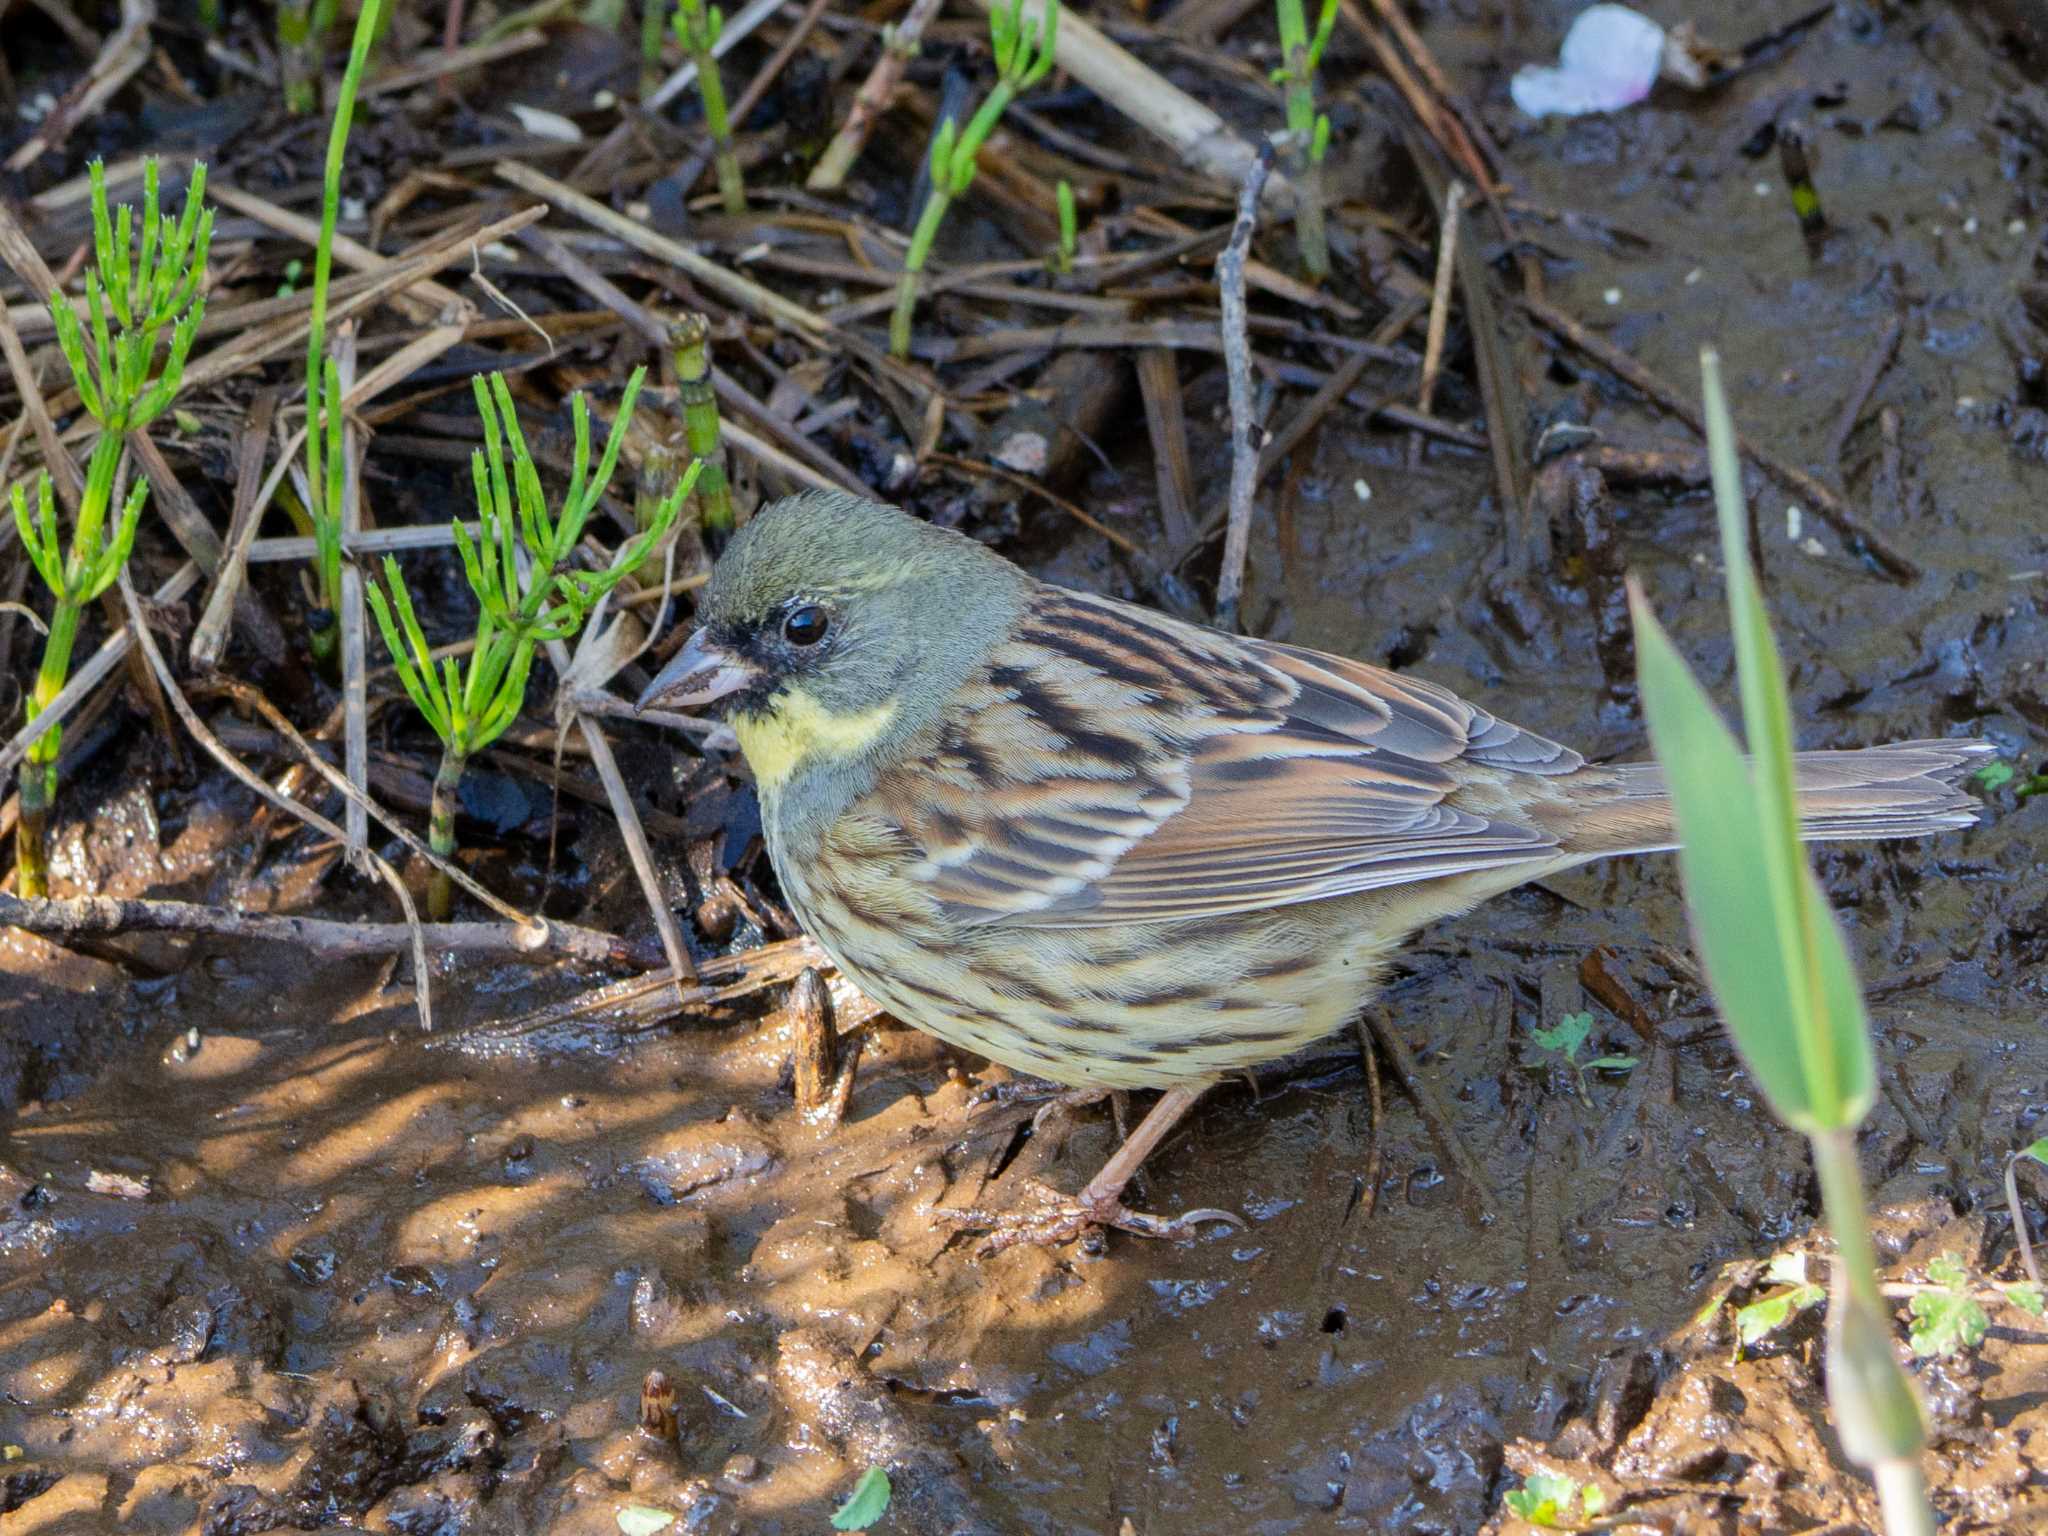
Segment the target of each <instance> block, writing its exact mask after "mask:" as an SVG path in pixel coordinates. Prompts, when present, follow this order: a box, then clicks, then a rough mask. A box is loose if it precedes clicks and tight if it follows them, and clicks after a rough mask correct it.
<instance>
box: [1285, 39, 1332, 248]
mask: <svg viewBox="0 0 2048 1536" xmlns="http://www.w3.org/2000/svg"><path fill="white" fill-rule="evenodd" d="M1276 4H1277V6H1278V9H1279V14H1280V67H1279V68H1278V69H1276V70H1274V71H1273V83H1274V84H1276V85H1280V86H1283V87H1285V88H1286V92H1287V135H1288V138H1289V139H1290V140H1291V141H1292V143H1293V146H1294V154H1295V164H1296V169H1295V206H1294V237H1295V240H1296V242H1297V243H1298V244H1299V245H1300V247H1301V264H1302V266H1303V267H1305V268H1307V269H1308V274H1309V276H1310V277H1313V278H1315V279H1316V280H1317V281H1319V282H1320V281H1321V280H1322V279H1323V278H1326V277H1328V276H1329V275H1330V237H1329V232H1328V231H1327V230H1326V229H1325V227H1324V224H1323V157H1324V156H1325V155H1326V154H1328V153H1329V149H1330V119H1329V117H1328V116H1327V115H1326V114H1324V113H1321V112H1318V111H1317V110H1316V66H1317V65H1319V64H1321V63H1322V60H1323V50H1324V49H1325V48H1327V47H1328V46H1329V44H1330V33H1331V32H1332V31H1333V30H1334V29H1335V28H1336V25H1337V0H1323V8H1322V11H1321V13H1320V14H1319V15H1318V16H1317V17H1316V30H1315V35H1314V36H1313V37H1311V36H1310V35H1309V30H1308V13H1307V11H1306V10H1305V9H1304V7H1303V5H1302V0H1276Z"/></svg>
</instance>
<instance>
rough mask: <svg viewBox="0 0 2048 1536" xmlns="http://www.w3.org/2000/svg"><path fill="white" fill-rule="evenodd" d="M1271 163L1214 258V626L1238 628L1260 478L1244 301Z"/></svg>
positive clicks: (1254, 177)
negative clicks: (1225, 476)
mask: <svg viewBox="0 0 2048 1536" xmlns="http://www.w3.org/2000/svg"><path fill="white" fill-rule="evenodd" d="M1272 167H1273V146H1272V145H1271V144H1270V143H1269V144H1267V146H1266V148H1265V150H1264V151H1263V152H1262V153H1261V154H1260V155H1259V157H1258V158H1257V159H1256V160H1254V161H1253V162H1252V165H1251V169H1250V170H1249V171H1248V172H1246V174H1245V178H1244V188H1243V190H1242V192H1241V193H1240V194H1239V196H1238V200H1237V223H1236V225H1235V226H1233V228H1232V229H1231V231H1230V239H1229V240H1228V241H1227V242H1226V243H1225V244H1224V247H1223V251H1222V254H1221V255H1219V256H1218V257H1217V258H1216V287H1217V289H1218V291H1219V293H1220V295H1221V297H1222V301H1223V324H1222V334H1223V366H1224V371H1225V373H1226V374H1227V375H1228V378H1229V385H1230V522H1229V524H1228V527H1227V530H1226V532H1225V534H1224V537H1223V572H1222V574H1221V575H1220V576H1219V577H1218V578H1217V581H1216V626H1217V628H1219V629H1233V630H1234V629H1236V628H1237V627H1238V626H1237V620H1238V615H1237V600H1238V594H1239V593H1240V592H1241V591H1242V590H1243V588H1244V562H1245V555H1246V553H1247V551H1248V550H1249V548H1250V545H1251V527H1252V493H1253V491H1254V490H1255V489H1256V488H1257V485H1258V477H1259V450H1260V448H1261V447H1263V446H1264V441H1263V440H1264V436H1265V434H1264V432H1263V431H1262V430H1261V429H1260V427H1259V424H1258V422H1257V421H1256V420H1255V419H1254V417H1253V404H1252V344H1251V338H1250V335H1249V326H1248V322H1247V314H1246V309H1245V299H1244V265H1245V261H1246V259H1247V258H1248V257H1249V256H1250V254H1251V245H1252V230H1253V229H1254V228H1255V227H1256V226H1257V224H1258V220H1259V197H1260V193H1261V192H1262V191H1263V190H1264V188H1265V183H1266V176H1267V173H1268V172H1269V171H1271V170H1272Z"/></svg>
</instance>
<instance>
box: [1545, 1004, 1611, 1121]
mask: <svg viewBox="0 0 2048 1536" xmlns="http://www.w3.org/2000/svg"><path fill="white" fill-rule="evenodd" d="M1592 1033H1593V1015H1592V1014H1590V1013H1568V1014H1566V1015H1565V1016H1564V1017H1563V1018H1561V1019H1559V1020H1558V1021H1557V1022H1556V1023H1555V1024H1553V1025H1552V1026H1551V1027H1550V1028H1548V1029H1539V1028H1536V1027H1534V1026H1532V1027H1531V1028H1530V1030H1529V1038H1530V1039H1532V1040H1534V1041H1535V1042H1536V1044H1537V1045H1538V1046H1540V1047H1542V1049H1544V1050H1545V1051H1548V1052H1550V1053H1551V1054H1553V1055H1555V1056H1557V1057H1558V1058H1559V1059H1560V1060H1562V1061H1563V1062H1564V1064H1565V1065H1566V1066H1567V1067H1570V1068H1571V1072H1572V1079H1573V1081H1575V1082H1576V1083H1577V1084H1578V1089H1579V1097H1580V1098H1581V1099H1582V1100H1585V1101H1586V1102H1587V1103H1591V1102H1592V1100H1591V1098H1590V1097H1589V1096H1588V1095H1587V1093H1586V1074H1587V1073H1588V1072H1627V1071H1630V1070H1631V1069H1633V1068H1634V1067H1635V1065H1636V1058H1635V1057H1633V1056H1595V1057H1594V1058H1593V1059H1592V1060H1591V1061H1580V1060H1579V1051H1580V1050H1581V1048H1583V1047H1584V1045H1585V1043H1586V1040H1587V1038H1588V1037H1589V1036H1590V1035H1591V1034H1592Z"/></svg>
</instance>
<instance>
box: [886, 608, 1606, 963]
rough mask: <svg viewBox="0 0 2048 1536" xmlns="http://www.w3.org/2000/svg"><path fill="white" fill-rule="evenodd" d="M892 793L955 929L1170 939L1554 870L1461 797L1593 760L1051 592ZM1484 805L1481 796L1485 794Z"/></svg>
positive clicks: (1415, 700)
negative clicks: (1432, 882)
mask: <svg viewBox="0 0 2048 1536" xmlns="http://www.w3.org/2000/svg"><path fill="white" fill-rule="evenodd" d="M936 736H937V747H936V750H935V751H934V752H933V753H932V754H931V755H930V756H929V757H928V758H926V759H924V760H922V761H920V762H918V763H915V764H909V765H905V766H904V767H902V768H899V769H897V770H894V771H893V772H892V773H891V774H889V775H888V776H886V779H885V782H884V783H883V784H882V785H881V786H879V788H880V789H881V792H882V795H883V798H884V801H885V802H886V804H887V806H888V808H889V813H890V816H891V819H892V820H894V821H895V822H896V823H897V824H898V825H899V826H900V827H901V828H902V829H903V831H904V833H905V834H906V836H907V838H908V840H909V841H910V843H911V844H912V845H913V846H915V847H916V848H917V849H918V850H919V855H918V857H916V858H915V859H914V860H913V861H912V865H911V868H910V874H911V875H912V877H913V878H915V879H918V880H920V881H923V882H925V883H926V884H927V885H928V887H929V889H930V890H931V891H932V893H933V894H934V896H935V897H936V898H937V899H938V901H939V902H940V903H941V905H942V907H943V908H944V910H945V911H946V912H947V913H948V915H949V916H951V917H953V918H954V919H955V920H956V921H961V922H966V923H972V924H981V923H1003V924H1006V925H1011V926H1019V927H1045V928H1054V927H1061V928H1063V927H1087V926H1097V925H1104V924H1119V923H1144V922H1169V921H1178V920H1186V919H1193V918H1202V917H1211V916H1221V915H1223V914H1226V913H1233V912H1246V911H1252V910H1256V909H1259V908H1265V907H1277V906H1285V905H1289V904H1292V903H1296V902H1304V901H1315V900H1320V899H1323V898H1325V897H1331V896H1342V895H1348V894H1351V893H1354V892H1358V891H1367V890H1372V889H1376V888H1379V887H1383V886H1389V885H1399V884H1404V883H1406V882H1410V881H1416V880H1427V879H1433V878H1436V877H1439V876H1444V875H1451V874H1458V873H1462V872H1465V871H1469V870H1479V869H1488V868H1494V867H1497V866H1500V865H1504V864H1511V863H1519V862H1522V861H1525V860H1531V859H1541V858H1544V857H1546V856H1547V855H1549V854H1550V853H1553V852H1555V851H1556V848H1557V842H1556V839H1555V838H1554V837H1553V836H1552V835H1551V834H1550V833H1548V832H1546V831H1544V830H1543V829H1542V828H1541V827H1540V826H1536V825H1523V824H1520V823H1519V822H1518V821H1515V820H1512V819H1504V818H1502V817H1499V816H1493V815H1488V814H1485V813H1484V812H1481V811H1476V810H1474V809H1470V808H1466V807H1461V806H1460V805H1458V804H1454V803H1452V801H1451V797H1452V794H1453V792H1454V791H1455V790H1457V789H1458V788H1459V787H1460V785H1461V782H1462V781H1463V780H1468V779H1470V778H1472V777H1475V776H1482V775H1474V774H1472V773H1470V772H1467V773H1465V774H1463V775H1462V776H1461V775H1460V774H1459V773H1458V772H1457V771H1456V770H1458V769H1459V768H1461V767H1463V768H1467V769H1478V770H1482V771H1483V770H1487V769H1492V770H1499V771H1502V772H1505V773H1510V774H1536V775H1552V774H1562V773H1569V772H1571V771H1572V770H1574V769H1576V768H1578V767H1580V766H1581V764H1582V761H1583V760H1582V759H1581V758H1580V757H1579V756H1578V754H1577V753H1575V752H1572V751H1570V750H1569V749H1567V748H1565V747H1561V746H1558V745H1557V744H1556V743H1555V742H1551V741H1547V740H1545V739H1544V738H1542V737H1540V736H1536V735H1534V734H1532V733H1530V732H1528V731H1524V730H1521V729H1520V728H1519V727H1516V726H1513V725H1510V724H1508V723H1506V722H1505V721H1501V720H1496V719H1495V718H1494V717H1493V716H1492V715H1490V714H1488V713H1487V712H1486V711H1484V710H1482V709H1479V708H1477V707H1475V706H1473V705H1471V704H1468V703H1466V702H1465V701H1464V700H1462V699H1460V698H1458V697H1457V696H1456V695H1455V694H1452V693H1450V692H1448V691H1446V690H1444V689H1441V688H1437V687H1434V686H1432V685H1430V684H1428V683H1422V682H1417V681H1416V680H1414V679H1412V678H1404V677H1401V676H1399V675H1398V674H1396V673H1392V672H1388V671H1385V670H1383V669H1381V668H1378V667H1371V666H1366V665H1364V664H1363V663H1359V662H1352V661H1345V660H1342V659H1340V658H1337V657H1333V656H1325V655H1321V654H1319V653H1317V652H1314V651H1305V650H1298V649H1295V648H1293V647H1291V646H1283V645H1272V644H1268V643H1265V642H1261V641H1254V640H1240V639H1237V638H1234V637H1232V636H1228V635H1223V634H1220V633H1217V632H1215V631H1213V630H1206V629H1199V628H1196V627H1194V626H1192V625H1186V624H1181V623H1177V622H1175V621H1174V620H1172V619H1168V618H1166V617H1164V616H1163V615H1160V614H1156V613H1153V612H1151V611H1149V610H1147V609H1142V608H1136V607H1132V606H1130V605H1128V604H1124V603H1119V602H1114V601H1112V600H1109V599H1106V598H1095V597H1087V596H1083V595H1080V594H1077V593H1071V592H1066V591H1062V590H1060V589H1058V588H1050V587H1048V588H1043V589H1041V590H1040V591H1039V593H1038V594H1037V595H1036V596H1035V597H1034V598H1033V600H1032V604H1031V607H1030V608H1029V610H1028V611H1027V613H1026V615H1025V616H1024V620H1023V622H1022V623H1021V624H1020V625H1019V627H1018V628H1017V630H1016V631H1015V632H1014V633H1013V635H1012V636H1011V638H1010V639H1009V640H1008V641H1006V642H1005V643H1004V644H1003V645H1002V646H1001V647H999V648H998V650H997V651H996V653H995V654H994V655H993V656H992V657H991V659H990V662H989V665H988V666H987V668H986V669H985V671H984V672H982V673H981V674H980V675H978V676H977V677H976V678H974V679H973V680H971V681H970V682H969V683H968V684H967V685H966V687H965V689H964V690H963V691H962V693H961V695H960V696H959V697H958V698H957V699H956V700H955V707H954V708H952V709H950V710H949V711H948V712H947V716H946V718H945V721H944V722H943V723H942V724H941V725H940V726H939V727H938V728H937V733H936ZM1466 798H1467V799H1468V800H1469V799H1472V798H1474V797H1472V796H1470V795H1468V796H1467V797H1466Z"/></svg>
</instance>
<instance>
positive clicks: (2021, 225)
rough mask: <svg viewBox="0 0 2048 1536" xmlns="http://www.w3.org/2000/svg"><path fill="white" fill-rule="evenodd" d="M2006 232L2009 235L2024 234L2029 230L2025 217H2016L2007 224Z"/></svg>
mask: <svg viewBox="0 0 2048 1536" xmlns="http://www.w3.org/2000/svg"><path fill="white" fill-rule="evenodd" d="M2005 232H2006V233H2007V234H2008V235H2024V234H2025V233H2026V232H2027V221H2026V220H2025V219H2014V220H2013V221H2012V222H2011V223H2010V224H2008V225H2006V226H2005Z"/></svg>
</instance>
